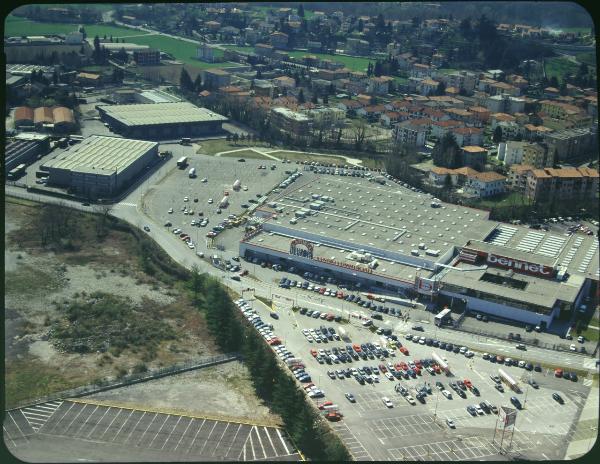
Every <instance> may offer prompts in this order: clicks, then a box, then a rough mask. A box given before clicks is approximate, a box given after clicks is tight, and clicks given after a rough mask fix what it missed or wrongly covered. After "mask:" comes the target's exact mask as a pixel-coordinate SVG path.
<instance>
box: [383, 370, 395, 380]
mask: <svg viewBox="0 0 600 464" xmlns="http://www.w3.org/2000/svg"><path fill="white" fill-rule="evenodd" d="M385 376H386V377H387V379H388V380H394V376H393V375H392V374H390V373H389V372H386V373H385Z"/></svg>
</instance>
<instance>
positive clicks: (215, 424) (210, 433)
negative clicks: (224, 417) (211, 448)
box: [200, 421, 218, 455]
mask: <svg viewBox="0 0 600 464" xmlns="http://www.w3.org/2000/svg"><path fill="white" fill-rule="evenodd" d="M213 422H214V424H213V428H212V429H210V432H208V436H207V437H206V440H204V444H203V445H202V448H201V449H200V455H202V452H203V451H204V448H205V447H206V444H207V443H208V440H209V438H210V436H211V435H212V433H213V432H214V430H215V427H216V426H217V424H218V422H216V421H213Z"/></svg>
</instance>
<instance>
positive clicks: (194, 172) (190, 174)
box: [188, 168, 196, 179]
mask: <svg viewBox="0 0 600 464" xmlns="http://www.w3.org/2000/svg"><path fill="white" fill-rule="evenodd" d="M188 175H189V176H190V179H193V178H195V177H196V168H191V169H190V172H189V173H188Z"/></svg>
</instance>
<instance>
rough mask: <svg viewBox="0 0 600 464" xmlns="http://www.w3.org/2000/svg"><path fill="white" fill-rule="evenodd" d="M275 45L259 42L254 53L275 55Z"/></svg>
mask: <svg viewBox="0 0 600 464" xmlns="http://www.w3.org/2000/svg"><path fill="white" fill-rule="evenodd" d="M273 51H274V47H273V46H272V45H268V44H264V43H257V44H256V45H255V46H254V53H256V54H257V55H258V56H265V57H270V56H272V55H273Z"/></svg>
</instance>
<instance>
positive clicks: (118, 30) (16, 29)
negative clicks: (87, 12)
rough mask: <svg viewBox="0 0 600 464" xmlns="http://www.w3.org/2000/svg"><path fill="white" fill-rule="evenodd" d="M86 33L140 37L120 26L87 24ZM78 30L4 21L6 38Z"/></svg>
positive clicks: (20, 20) (11, 18) (67, 25)
mask: <svg viewBox="0 0 600 464" xmlns="http://www.w3.org/2000/svg"><path fill="white" fill-rule="evenodd" d="M84 28H85V32H86V34H87V36H88V37H94V36H96V35H97V36H99V37H104V36H105V35H106V36H111V35H112V36H113V38H117V37H118V38H122V37H129V36H135V35H139V31H136V30H134V29H129V28H125V27H118V26H105V25H94V24H85V25H84ZM76 29H77V24H72V23H42V22H37V21H30V20H28V19H25V18H19V17H18V16H13V15H8V16H7V17H6V19H5V20H4V36H5V37H7V36H21V35H23V34H26V35H44V34H68V33H69V32H73V31H75V30H76ZM132 41H133V40H132Z"/></svg>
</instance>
